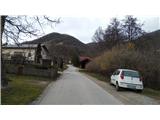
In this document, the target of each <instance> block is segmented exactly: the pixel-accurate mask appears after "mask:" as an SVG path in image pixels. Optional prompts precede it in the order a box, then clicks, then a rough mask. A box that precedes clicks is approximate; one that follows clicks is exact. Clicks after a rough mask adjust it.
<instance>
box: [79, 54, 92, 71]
mask: <svg viewBox="0 0 160 120" xmlns="http://www.w3.org/2000/svg"><path fill="white" fill-rule="evenodd" d="M91 60H92V59H91V58H90V57H86V56H80V57H79V61H80V67H81V68H83V69H84V68H85V67H86V64H87V63H89V62H90V61H91Z"/></svg>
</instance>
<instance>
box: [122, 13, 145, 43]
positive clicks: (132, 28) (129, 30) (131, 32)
mask: <svg viewBox="0 0 160 120" xmlns="http://www.w3.org/2000/svg"><path fill="white" fill-rule="evenodd" d="M123 22H124V23H123V25H122V26H123V31H124V34H125V36H126V38H127V40H134V39H136V38H138V37H139V36H141V35H142V34H144V30H142V26H143V24H140V23H138V19H137V18H134V17H133V16H131V15H127V16H126V17H125V19H124V20H123Z"/></svg>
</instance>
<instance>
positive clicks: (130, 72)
mask: <svg viewBox="0 0 160 120" xmlns="http://www.w3.org/2000/svg"><path fill="white" fill-rule="evenodd" d="M123 73H124V76H129V77H139V73H138V72H136V71H135V72H134V71H123Z"/></svg>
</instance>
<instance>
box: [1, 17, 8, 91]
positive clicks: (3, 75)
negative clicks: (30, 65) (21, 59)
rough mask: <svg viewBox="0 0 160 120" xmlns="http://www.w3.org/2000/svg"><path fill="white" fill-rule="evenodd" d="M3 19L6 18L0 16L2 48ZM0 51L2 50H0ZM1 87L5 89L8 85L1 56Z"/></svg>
mask: <svg viewBox="0 0 160 120" xmlns="http://www.w3.org/2000/svg"><path fill="white" fill-rule="evenodd" d="M5 19H6V16H1V19H0V20H1V46H2V34H3V31H4V25H5ZM1 50H2V49H1ZM1 66H2V67H1V87H2V88H3V87H6V86H7V85H8V80H7V77H6V70H5V65H4V61H3V56H1Z"/></svg>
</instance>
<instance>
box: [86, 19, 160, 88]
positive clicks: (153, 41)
mask: <svg viewBox="0 0 160 120" xmlns="http://www.w3.org/2000/svg"><path fill="white" fill-rule="evenodd" d="M93 40H94V41H95V42H96V43H97V44H98V47H100V48H101V50H100V51H99V53H101V54H97V55H96V57H95V59H93V61H92V62H90V63H89V64H88V65H87V67H86V68H87V70H88V71H90V72H94V73H100V74H102V75H107V76H108V77H110V75H111V74H112V73H113V71H115V70H116V69H119V68H128V69H134V70H138V71H139V72H140V74H141V76H142V77H143V82H144V85H145V86H146V87H150V88H153V89H160V62H159V61H160V49H159V47H160V46H159V45H160V44H159V41H160V31H156V32H152V33H148V34H146V33H145V31H144V30H143V29H142V24H140V23H138V20H137V18H134V17H133V16H126V17H125V19H123V20H122V21H119V20H118V19H116V18H114V19H112V21H111V23H110V24H109V25H108V27H107V28H106V30H104V31H103V30H102V29H100V28H98V30H97V31H96V32H95V35H94V36H93ZM92 45H94V46H96V45H95V44H92ZM97 50H98V49H97Z"/></svg>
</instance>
